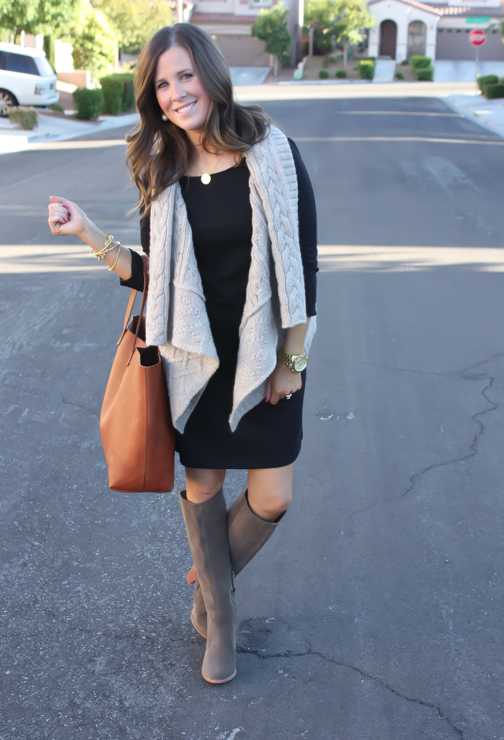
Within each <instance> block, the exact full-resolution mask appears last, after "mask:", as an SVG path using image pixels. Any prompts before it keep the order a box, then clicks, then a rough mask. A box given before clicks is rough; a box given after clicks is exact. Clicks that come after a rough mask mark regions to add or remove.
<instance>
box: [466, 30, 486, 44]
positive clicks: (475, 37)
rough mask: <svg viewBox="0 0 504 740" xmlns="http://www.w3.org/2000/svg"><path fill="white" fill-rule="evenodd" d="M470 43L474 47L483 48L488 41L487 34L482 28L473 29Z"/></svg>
mask: <svg viewBox="0 0 504 740" xmlns="http://www.w3.org/2000/svg"><path fill="white" fill-rule="evenodd" d="M469 41H470V43H471V44H472V45H473V46H483V44H484V43H485V41H486V33H485V32H484V31H482V30H481V28H473V30H472V31H471V33H470V34H469Z"/></svg>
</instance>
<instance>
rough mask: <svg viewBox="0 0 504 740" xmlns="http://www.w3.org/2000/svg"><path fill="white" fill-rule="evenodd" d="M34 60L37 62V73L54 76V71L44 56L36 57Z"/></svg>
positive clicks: (43, 75)
mask: <svg viewBox="0 0 504 740" xmlns="http://www.w3.org/2000/svg"><path fill="white" fill-rule="evenodd" d="M35 61H36V62H37V67H38V68H39V74H41V75H42V77H54V75H55V74H56V72H55V71H54V70H53V68H52V67H51V65H50V64H49V62H48V61H47V59H46V58H45V57H37V58H36V59H35Z"/></svg>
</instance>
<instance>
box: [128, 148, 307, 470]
mask: <svg viewBox="0 0 504 740" xmlns="http://www.w3.org/2000/svg"><path fill="white" fill-rule="evenodd" d="M289 144H290V146H291V150H292V154H293V157H294V162H295V165H296V174H297V179H298V191H299V204H298V212H299V237H300V245H301V257H302V262H303V271H304V279H305V293H306V308H307V315H308V316H314V315H315V314H316V273H317V270H318V268H317V221H316V210H315V198H314V195H313V189H312V186H311V183H310V179H309V177H308V173H307V171H306V168H305V166H304V163H303V161H302V159H301V155H300V154H299V151H298V149H297V147H296V145H295V144H294V142H293V141H291V140H290V139H289ZM249 174H250V173H249V170H248V167H247V164H246V159H244V160H243V161H242V163H241V164H240V165H239V166H238V167H231V168H230V169H227V170H223V171H222V172H217V173H215V174H213V175H212V180H211V182H210V183H209V184H208V185H203V183H202V182H201V180H200V178H199V177H187V176H184V177H182V179H181V180H180V186H181V190H182V196H183V198H184V201H185V204H186V208H187V214H188V219H189V224H190V226H191V230H192V235H193V244H194V251H195V255H196V260H197V264H198V269H199V272H200V275H201V280H202V283H203V291H204V294H205V300H206V309H207V314H208V319H209V322H210V328H211V330H212V336H213V339H214V343H215V347H216V350H217V355H218V357H219V363H220V364H219V368H218V370H217V371H216V372H215V373H214V375H213V376H212V378H211V379H210V380H209V382H208V385H207V387H206V388H205V390H204V392H203V394H202V396H201V398H200V400H199V401H198V403H197V405H196V407H195V408H194V410H193V412H192V414H191V416H190V417H189V419H188V421H187V423H186V426H185V430H184V433H183V434H181V433H179V432H177V433H176V449H177V451H178V452H179V454H180V462H181V463H182V465H184V466H186V467H191V468H214V469H224V468H227V469H232V468H236V469H251V468H277V467H282V466H284V465H289V464H290V463H292V462H294V460H295V459H296V458H297V456H298V454H299V451H300V449H301V440H302V436H303V432H302V411H303V397H304V386H305V380H306V371H303V373H302V378H303V387H302V388H301V389H300V390H299V391H297V392H296V393H294V394H293V395H292V398H291V399H290V400H287V399H283V400H281V401H279V402H278V403H277V404H276V406H273V405H272V404H270V403H266V402H261V403H260V404H258V405H257V406H255V407H254V408H253V409H251V410H250V411H248V412H247V413H246V414H245V415H244V416H243V417H242V419H241V420H240V423H239V424H238V427H237V429H236V431H234V432H231V428H230V426H229V421H228V420H229V416H230V414H231V410H232V405H233V386H234V376H235V371H236V362H237V357H238V346H239V333H238V332H239V326H240V322H241V318H242V315H243V309H244V306H245V294H246V289H247V283H248V273H249V269H250V262H251V250H252V209H251V206H250V192H249ZM141 244H142V248H143V250H144V252H145V253H146V254H148V253H149V246H150V220H149V218H148V217H147V218H143V219H142V220H141ZM132 258H133V264H132V268H133V272H132V276H131V278H130V279H129V280H127V281H124V280H122V281H121V284H122V285H125V286H127V287H130V288H136V289H137V290H142V289H143V268H142V260H141V257H140V255H139V254H138V253H136V252H132Z"/></svg>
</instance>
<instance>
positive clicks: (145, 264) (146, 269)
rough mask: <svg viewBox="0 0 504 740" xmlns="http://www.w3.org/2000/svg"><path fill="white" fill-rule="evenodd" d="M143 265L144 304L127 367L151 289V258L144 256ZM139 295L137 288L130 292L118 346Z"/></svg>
mask: <svg viewBox="0 0 504 740" xmlns="http://www.w3.org/2000/svg"><path fill="white" fill-rule="evenodd" d="M142 263H143V279H144V280H143V282H144V284H143V294H142V304H141V306H140V315H139V317H138V321H137V325H136V331H135V339H134V341H133V349H132V350H131V355H130V357H129V360H128V362H127V363H126V367H128V365H129V364H130V362H131V358H132V357H133V354H134V352H135V349H136V343H137V339H138V332H139V331H140V326H141V324H142V321H143V319H144V309H145V302H146V300H147V291H148V289H149V258H148V257H147V255H145V254H144V255H142ZM137 293H138V291H137V290H136V289H135V288H132V289H131V291H130V297H129V300H128V305H127V306H126V313H125V314H124V324H123V330H122V333H121V336H120V337H119V339H118V341H117V344H118V345H119V344H121V342H122V340H123V338H124V335H125V334H126V332H127V330H128V324H129V322H130V319H131V314H132V312H133V305H134V303H135V298H136V297H137Z"/></svg>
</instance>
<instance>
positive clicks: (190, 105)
mask: <svg viewBox="0 0 504 740" xmlns="http://www.w3.org/2000/svg"><path fill="white" fill-rule="evenodd" d="M195 105H196V101H195V100H193V101H192V103H187V104H186V105H184V106H182V108H177V109H176V111H175V113H178V114H179V115H184V114H185V113H189V111H191V110H192V109H193V108H194V106H195Z"/></svg>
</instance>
